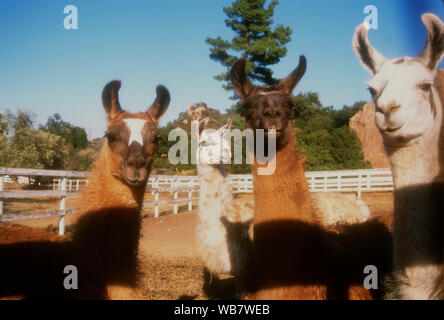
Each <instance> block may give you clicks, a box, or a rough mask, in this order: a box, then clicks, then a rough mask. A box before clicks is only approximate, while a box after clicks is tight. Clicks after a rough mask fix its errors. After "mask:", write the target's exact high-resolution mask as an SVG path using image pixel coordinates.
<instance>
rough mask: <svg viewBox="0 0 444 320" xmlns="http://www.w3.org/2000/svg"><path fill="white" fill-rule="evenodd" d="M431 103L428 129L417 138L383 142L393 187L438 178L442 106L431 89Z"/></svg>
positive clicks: (417, 183)
mask: <svg viewBox="0 0 444 320" xmlns="http://www.w3.org/2000/svg"><path fill="white" fill-rule="evenodd" d="M431 101H432V104H433V105H434V109H435V110H436V115H435V122H434V125H433V127H432V128H430V130H429V131H428V132H427V133H426V134H424V136H423V137H421V138H420V140H418V141H415V143H412V144H411V145H406V146H403V147H397V146H390V145H385V149H386V151H387V154H388V155H389V158H390V164H391V167H392V171H393V182H394V185H395V189H401V188H407V187H412V186H416V185H424V184H431V183H433V182H436V181H442V178H443V177H442V176H441V175H442V174H441V173H440V164H441V162H442V160H441V159H440V157H441V155H440V150H442V147H443V146H444V145H443V141H442V138H441V137H440V135H442V134H443V133H442V128H441V127H442V112H443V111H442V105H441V102H440V99H439V96H438V94H437V91H436V90H435V89H433V90H432V100H431Z"/></svg>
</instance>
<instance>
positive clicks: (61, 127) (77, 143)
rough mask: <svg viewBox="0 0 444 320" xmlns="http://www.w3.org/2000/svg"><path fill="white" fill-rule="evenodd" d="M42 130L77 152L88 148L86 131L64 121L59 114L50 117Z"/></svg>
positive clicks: (41, 127)
mask: <svg viewBox="0 0 444 320" xmlns="http://www.w3.org/2000/svg"><path fill="white" fill-rule="evenodd" d="M40 129H41V130H43V131H46V132H49V133H52V134H55V135H58V136H59V137H61V138H62V139H63V142H64V144H66V145H68V144H69V145H71V146H72V147H73V148H74V149H76V150H81V149H85V148H86V147H88V138H87V134H86V132H85V130H84V129H82V128H80V127H75V126H73V125H72V124H71V123H69V122H65V121H63V119H62V117H61V116H60V114H58V113H54V115H52V116H50V117H49V118H48V120H47V121H46V124H45V125H43V126H40Z"/></svg>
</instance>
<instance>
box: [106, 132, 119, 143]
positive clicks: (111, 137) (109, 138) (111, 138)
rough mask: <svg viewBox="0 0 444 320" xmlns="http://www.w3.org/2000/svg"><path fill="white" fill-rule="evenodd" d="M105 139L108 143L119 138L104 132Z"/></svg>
mask: <svg viewBox="0 0 444 320" xmlns="http://www.w3.org/2000/svg"><path fill="white" fill-rule="evenodd" d="M105 137H106V138H107V139H108V142H110V143H111V142H114V141H116V140H118V139H119V137H118V136H117V135H115V134H114V133H112V132H105Z"/></svg>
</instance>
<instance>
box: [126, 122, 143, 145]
mask: <svg viewBox="0 0 444 320" xmlns="http://www.w3.org/2000/svg"><path fill="white" fill-rule="evenodd" d="M123 121H124V122H125V123H126V126H127V127H128V128H129V130H130V137H129V140H128V145H131V143H132V142H133V141H136V142H138V143H139V144H140V145H141V146H143V138H142V129H143V126H144V125H145V122H146V121H145V120H142V119H124V120H123Z"/></svg>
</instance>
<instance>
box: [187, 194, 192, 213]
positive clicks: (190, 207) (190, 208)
mask: <svg viewBox="0 0 444 320" xmlns="http://www.w3.org/2000/svg"><path fill="white" fill-rule="evenodd" d="M192 196H193V190H189V191H188V211H191V210H193V201H192V199H191V198H192Z"/></svg>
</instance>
